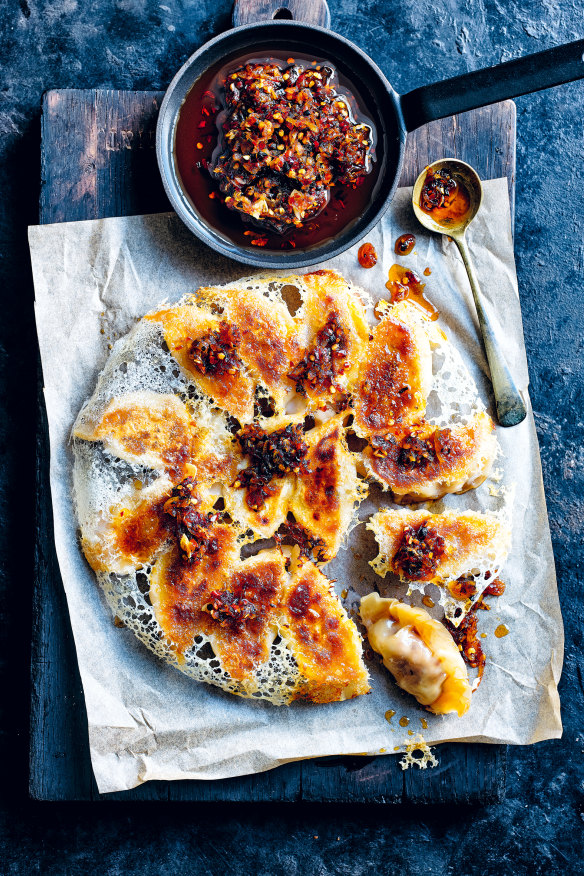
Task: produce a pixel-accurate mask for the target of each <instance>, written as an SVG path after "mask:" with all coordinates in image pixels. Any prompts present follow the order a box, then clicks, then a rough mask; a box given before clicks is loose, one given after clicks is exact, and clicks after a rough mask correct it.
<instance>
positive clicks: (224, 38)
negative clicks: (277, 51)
mask: <svg viewBox="0 0 584 876" xmlns="http://www.w3.org/2000/svg"><path fill="white" fill-rule="evenodd" d="M272 30H273V31H277V32H278V38H281V35H284V34H285V33H286V31H287V32H288V34H289V35H290V36H292V32H293V31H297V33H294V34H293V36H294V39H295V40H298V39H299V37H300V33H298V32H299V31H303V30H304V31H308V32H309V33H310V34H311V35H314V34H316V35H318V34H319V33H322V34H323V36H326V39H327V40H330V39H331V38H332V39H333V41H334V42H336V43H337V44H339V45H340V47H341V49H342V47H346V48H348V49H349V50H350V51H351V52H353V53H354V54H356V55H357V56H358V57H360V59H361V61H362V62H363V63H364V65H365V66H366V68H368V69H369V70H370V71H371V73H372V74H373V76H374V77H375V78H377V80H378V81H379V83H380V86H381V91H385V93H386V94H387V97H388V100H389V102H390V103H391V104H392V107H393V111H394V122H395V129H396V134H397V137H396V140H397V142H396V143H395V144H394V150H395V152H396V154H397V164H395V162H393V161H392V163H391V167H388V166H387V163H386V162H387V155H386V156H385V159H384V163H385V166H382V168H381V169H380V176H379V180H378V185H380V186H381V185H382V183H383V180H384V178H385V179H386V180H387V176H388V175H389V176H390V177H391V176H392V181H391V185H389V187H387V185H386V191H385V194H383V192H382V197H381V200H380V201H379V203H378V204H377V206H376V207H375V208H374V209H373V210H372V212H371V217H370V219H369V220H368V221H367V222H366V223H365V224H364V225H363V226H362V227H361V228H359V229H358V230H351V227H349V229H348V230H346V231H345V230H343V231H341V232H339V236H338V237H337V238H329V239H327V240H325V241H322V242H321V243H319V244H315V245H314V248H311V249H304V250H300V251H298V250H293V251H290V252H287V253H286V254H285V255H284V254H282V253H280V252H277V251H273V250H269V251H263V250H257V249H256V250H255V251H250V250H248V249H247V248H245V247H242V246H240V245H239V244H237V243H234V242H232V241H229V239H228V238H226V237H225V236H223V235H221V234H220V233H219V232H218V231H216V230H215V229H213V228H212V226H210V225H209V224H208V223H207V222H206V221H205V220H204V219H203V217H201V216H200V215H199V214H198V212H196V210H195V208H194V206H193V205H192V204H191V202H190V199H189V198H188V196H187V194H186V192H185V190H184V187H183V185H182V182H181V180H180V177H179V175H178V172H177V169H176V165H175V160H174V134H175V129H176V124H177V121H178V117H179V113H180V108H181V107H182V104H183V102H184V100H185V98H186V95H187V94H188V92H189V91H190V89H191V88H192V87H193V85H194V83H195V82H196V80H197V78H198V77H199V76H201V75H203V73H204V72H205V70H207V69H208V68H209V67H210V66H211V65H212V64H213V63H215V62H216V61H217V60H218V59H217V57H215V58H213V60H212V61H210V63H209V64H207V65H206V66H205V68H204V70H202V71H201V72H199V73H198V74H197V76H196V77H194V78H193V77H192V76H191V77H189V75H188V74H189V71H190V70H191V68H192V67H193V66H194V65H195V64H196V62H197V61H199V60H200V59H201V57H202V56H204V55H205V54H207V53H211V54H212V53H213V52H214V51H215V50H216V49H217V47H218V46H222V48H223V51H221V52H220V53H218V54H220V55H221V56H223V57H227V56H228V55H229V54H230V51H229V42H230V41H234V42H236V41H237V40H236V38H237V36H238V35H243V34H245V33H248V32H249V31H254V33H256V34H258V36H260V34H259V33H258V32H259V31H264V33H262V34H261V37H262V39H264V38H265V37H269V36H270V31H272ZM274 38H276V34H274ZM224 43H226V44H227V45H226V46H223V44H224ZM331 61H333V62H334V61H335V58H331ZM181 86H182V88H181ZM183 92H184V93H183ZM381 133H382V136H383V137H384V146H385V150H384V151H386V152H387V146H388V143H387V140H388V137H387V131H385V130H384V131H382V132H381ZM405 140H406V131H405V127H404V125H403V120H402V118H401V113H400V111H399V94H398V93H397V92H396V91H395V89H394V88H393V86H392V85H391V83H390V82H389V81H388V79H387V77H386V76H385V75H384V73H383V72H382V71H381V69H380V68H379V67H378V66H377V64H376V63H375V62H374V61H373V60H372V59H371V58H370V57H369V56H368V55H367V54H366V53H365V52H364V51H363V50H362V49H361V48H359V46H357V45H355V43H353V42H351V41H350V40H348V39H346V37H343V36H341V35H339V34H337V33H335V32H334V31H332V30H328V29H327V28H324V27H320V26H318V25H310V24H306V23H305V22H301V21H289V20H274V21H265V22H264V21H262V22H259V23H257V24H244V25H240V26H239V27H235V28H231V29H230V30H228V31H225V32H224V33H221V34H218V35H217V36H215V37H213V38H212V39H211V40H209V41H208V42H206V43H204V44H203V45H202V46H200V47H199V48H198V49H197V50H196V51H195V52H193V54H192V55H190V56H189V58H187V60H186V61H185V63H184V64H183V65H182V66H181V67H180V69H179V70H178V71H177V72H176V74H175V75H174V77H173V78H172V80H171V82H170V85H169V86H168V88H167V90H166V92H165V95H164V98H163V100H162V103H161V105H160V111H159V115H158V121H157V125H156V158H157V162H158V169H159V172H160V176H161V178H162V183H163V186H164V190H165V192H166V195H167V197H168V199H169V201H170V204H171V206H172V208H173V210H174V211H175V212H176V214H177V215H178V217H179V218H180V219H181V221H182V222H183V223H184V224H185V225H186V226H187V228H188V229H189V230H190V231H191V232H192V233H193V234H194V235H195V236H196V237H198V238H199V240H201V241H202V242H203V243H205V244H206V245H207V246H210V247H211V248H212V249H215V250H216V251H219V252H220V253H221V254H223V255H225V256H227V257H228V258H231V259H233V260H235V261H238V262H242V263H244V264H248V265H253V266H256V267H262V268H274V269H279V268H282V269H289V268H299V267H307V266H309V265H314V264H318V263H320V262H322V261H326V260H328V259H331V258H334V257H335V256H337V255H339V254H340V253H342V252H345V251H346V250H347V249H349V248H350V247H351V246H353V245H354V244H355V243H357V242H358V241H359V240H361V239H362V238H363V237H364V236H365V235H366V234H368V233H369V232H370V231H371V229H372V228H373V227H374V226H375V225H376V224H377V223H378V222H379V221H380V219H381V218H382V216H383V215H384V213H385V212H386V210H387V208H388V207H389V204H390V203H391V200H392V199H393V196H394V194H395V190H396V188H397V184H398V182H399V176H400V172H401V168H402V164H403V152H404V145H405ZM392 169H393V172H392ZM374 202H375V201H374ZM358 222H359V217H356V218H355V220H353V223H352V224H353V225H355V224H358ZM250 249H251V248H250Z"/></svg>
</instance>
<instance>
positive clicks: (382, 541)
mask: <svg viewBox="0 0 584 876" xmlns="http://www.w3.org/2000/svg"><path fill="white" fill-rule="evenodd" d="M367 526H368V528H369V529H371V530H372V532H373V533H374V534H375V538H376V540H377V544H378V545H379V555H378V556H377V557H376V558H375V559H374V560H372V561H371V566H373V568H374V569H375V571H376V572H377V573H378V574H379V575H382V576H385V575H386V574H387V572H394V573H395V574H396V575H399V576H400V577H401V578H403V579H404V580H410V581H427V582H429V583H430V582H432V583H435V584H442V583H444V582H445V581H452V580H456V579H458V578H460V577H462V576H464V575H468V574H470V573H471V571H472V570H473V569H475V568H482V569H490V570H491V572H492V574H493V575H494V574H495V572H496V571H497V570H498V569H499V568H500V566H501V565H502V563H503V562H504V561H505V559H506V557H507V554H508V553H509V548H510V544H511V531H510V527H509V524H508V523H507V522H506V521H505V520H502V519H501V518H500V517H497V516H495V515H493V514H482V513H479V512H478V511H464V512H462V513H460V512H458V513H457V512H454V511H445V512H444V513H442V514H431V513H430V512H429V511H421V510H420V511H394V510H391V509H384V510H383V511H378V512H377V514H374V515H373V516H372V517H371V518H370V519H369V521H368V523H367Z"/></svg>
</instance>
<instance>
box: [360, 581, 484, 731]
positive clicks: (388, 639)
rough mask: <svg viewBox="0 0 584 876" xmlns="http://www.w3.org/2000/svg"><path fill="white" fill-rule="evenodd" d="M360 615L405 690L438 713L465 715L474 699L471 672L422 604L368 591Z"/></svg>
mask: <svg viewBox="0 0 584 876" xmlns="http://www.w3.org/2000/svg"><path fill="white" fill-rule="evenodd" d="M360 611H361V619H362V621H363V623H364V624H365V627H366V629H367V637H368V639H369V643H370V645H371V647H372V648H373V650H374V651H377V653H378V654H381V656H382V657H383V664H384V666H385V667H386V668H387V669H388V670H389V671H390V672H391V674H392V675H393V676H394V678H395V680H396V682H397V684H398V686H399V687H401V688H402V690H405V691H407V693H409V694H411V695H412V696H414V697H415V698H416V699H417V701H418V702H419V703H420V704H421V705H423V706H426V708H427V709H428V710H429V711H430V712H433V713H434V714H435V715H447V714H449V713H450V712H456V713H457V714H458V716H459V717H462V715H464V714H465V713H466V712H467V711H468V709H469V707H470V701H471V686H470V683H469V680H468V672H467V670H466V666H465V665H464V661H463V659H462V657H461V656H460V652H459V650H458V648H457V647H456V643H455V641H454V639H453V638H452V636H451V635H450V633H449V632H448V630H447V629H446V628H445V627H444V626H443V625H442V624H441V623H440V622H439V621H437V620H434V619H433V618H432V617H430V615H429V614H428V612H427V611H424V609H423V608H414V607H413V606H411V605H406V604H405V603H403V602H399V600H397V599H382V598H381V597H380V596H379V594H377V593H369V594H367V596H364V597H363V599H362V600H361V609H360Z"/></svg>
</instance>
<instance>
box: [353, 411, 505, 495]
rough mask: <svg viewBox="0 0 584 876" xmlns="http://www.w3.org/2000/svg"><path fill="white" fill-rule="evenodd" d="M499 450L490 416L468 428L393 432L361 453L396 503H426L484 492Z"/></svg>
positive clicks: (416, 428) (477, 419) (475, 420)
mask: <svg viewBox="0 0 584 876" xmlns="http://www.w3.org/2000/svg"><path fill="white" fill-rule="evenodd" d="M497 450H498V445H497V440H496V438H495V426H494V423H493V421H492V420H491V418H490V417H489V415H488V414H487V413H484V412H481V413H478V414H476V415H475V416H474V417H473V418H472V419H471V421H470V422H469V423H468V424H462V423H460V424H456V425H453V426H451V427H450V428H439V427H437V426H433V425H432V424H431V423H426V422H424V421H422V422H421V423H418V424H416V425H415V426H411V427H397V426H394V427H393V428H392V429H390V430H389V431H388V432H386V433H385V435H379V436H376V437H374V438H372V439H371V441H370V443H369V445H368V446H367V447H366V448H365V449H364V450H363V457H364V460H365V465H366V469H367V471H368V473H370V474H371V475H373V477H374V478H375V479H376V480H378V481H380V482H381V483H382V484H383V485H384V486H386V487H389V489H390V490H391V492H392V494H393V498H394V501H396V502H398V503H408V502H426V501H428V500H430V499H439V498H440V497H441V496H444V495H446V493H464V492H466V491H467V490H471V489H476V487H478V486H480V484H482V482H483V481H484V480H485V478H486V477H487V476H488V474H489V472H490V471H491V469H492V467H493V461H494V459H495V456H496V455H497Z"/></svg>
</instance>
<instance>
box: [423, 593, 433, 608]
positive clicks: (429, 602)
mask: <svg viewBox="0 0 584 876" xmlns="http://www.w3.org/2000/svg"><path fill="white" fill-rule="evenodd" d="M422 602H423V603H424V605H425V606H426V608H434V601H433V600H432V599H430V597H429V596H422Z"/></svg>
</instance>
